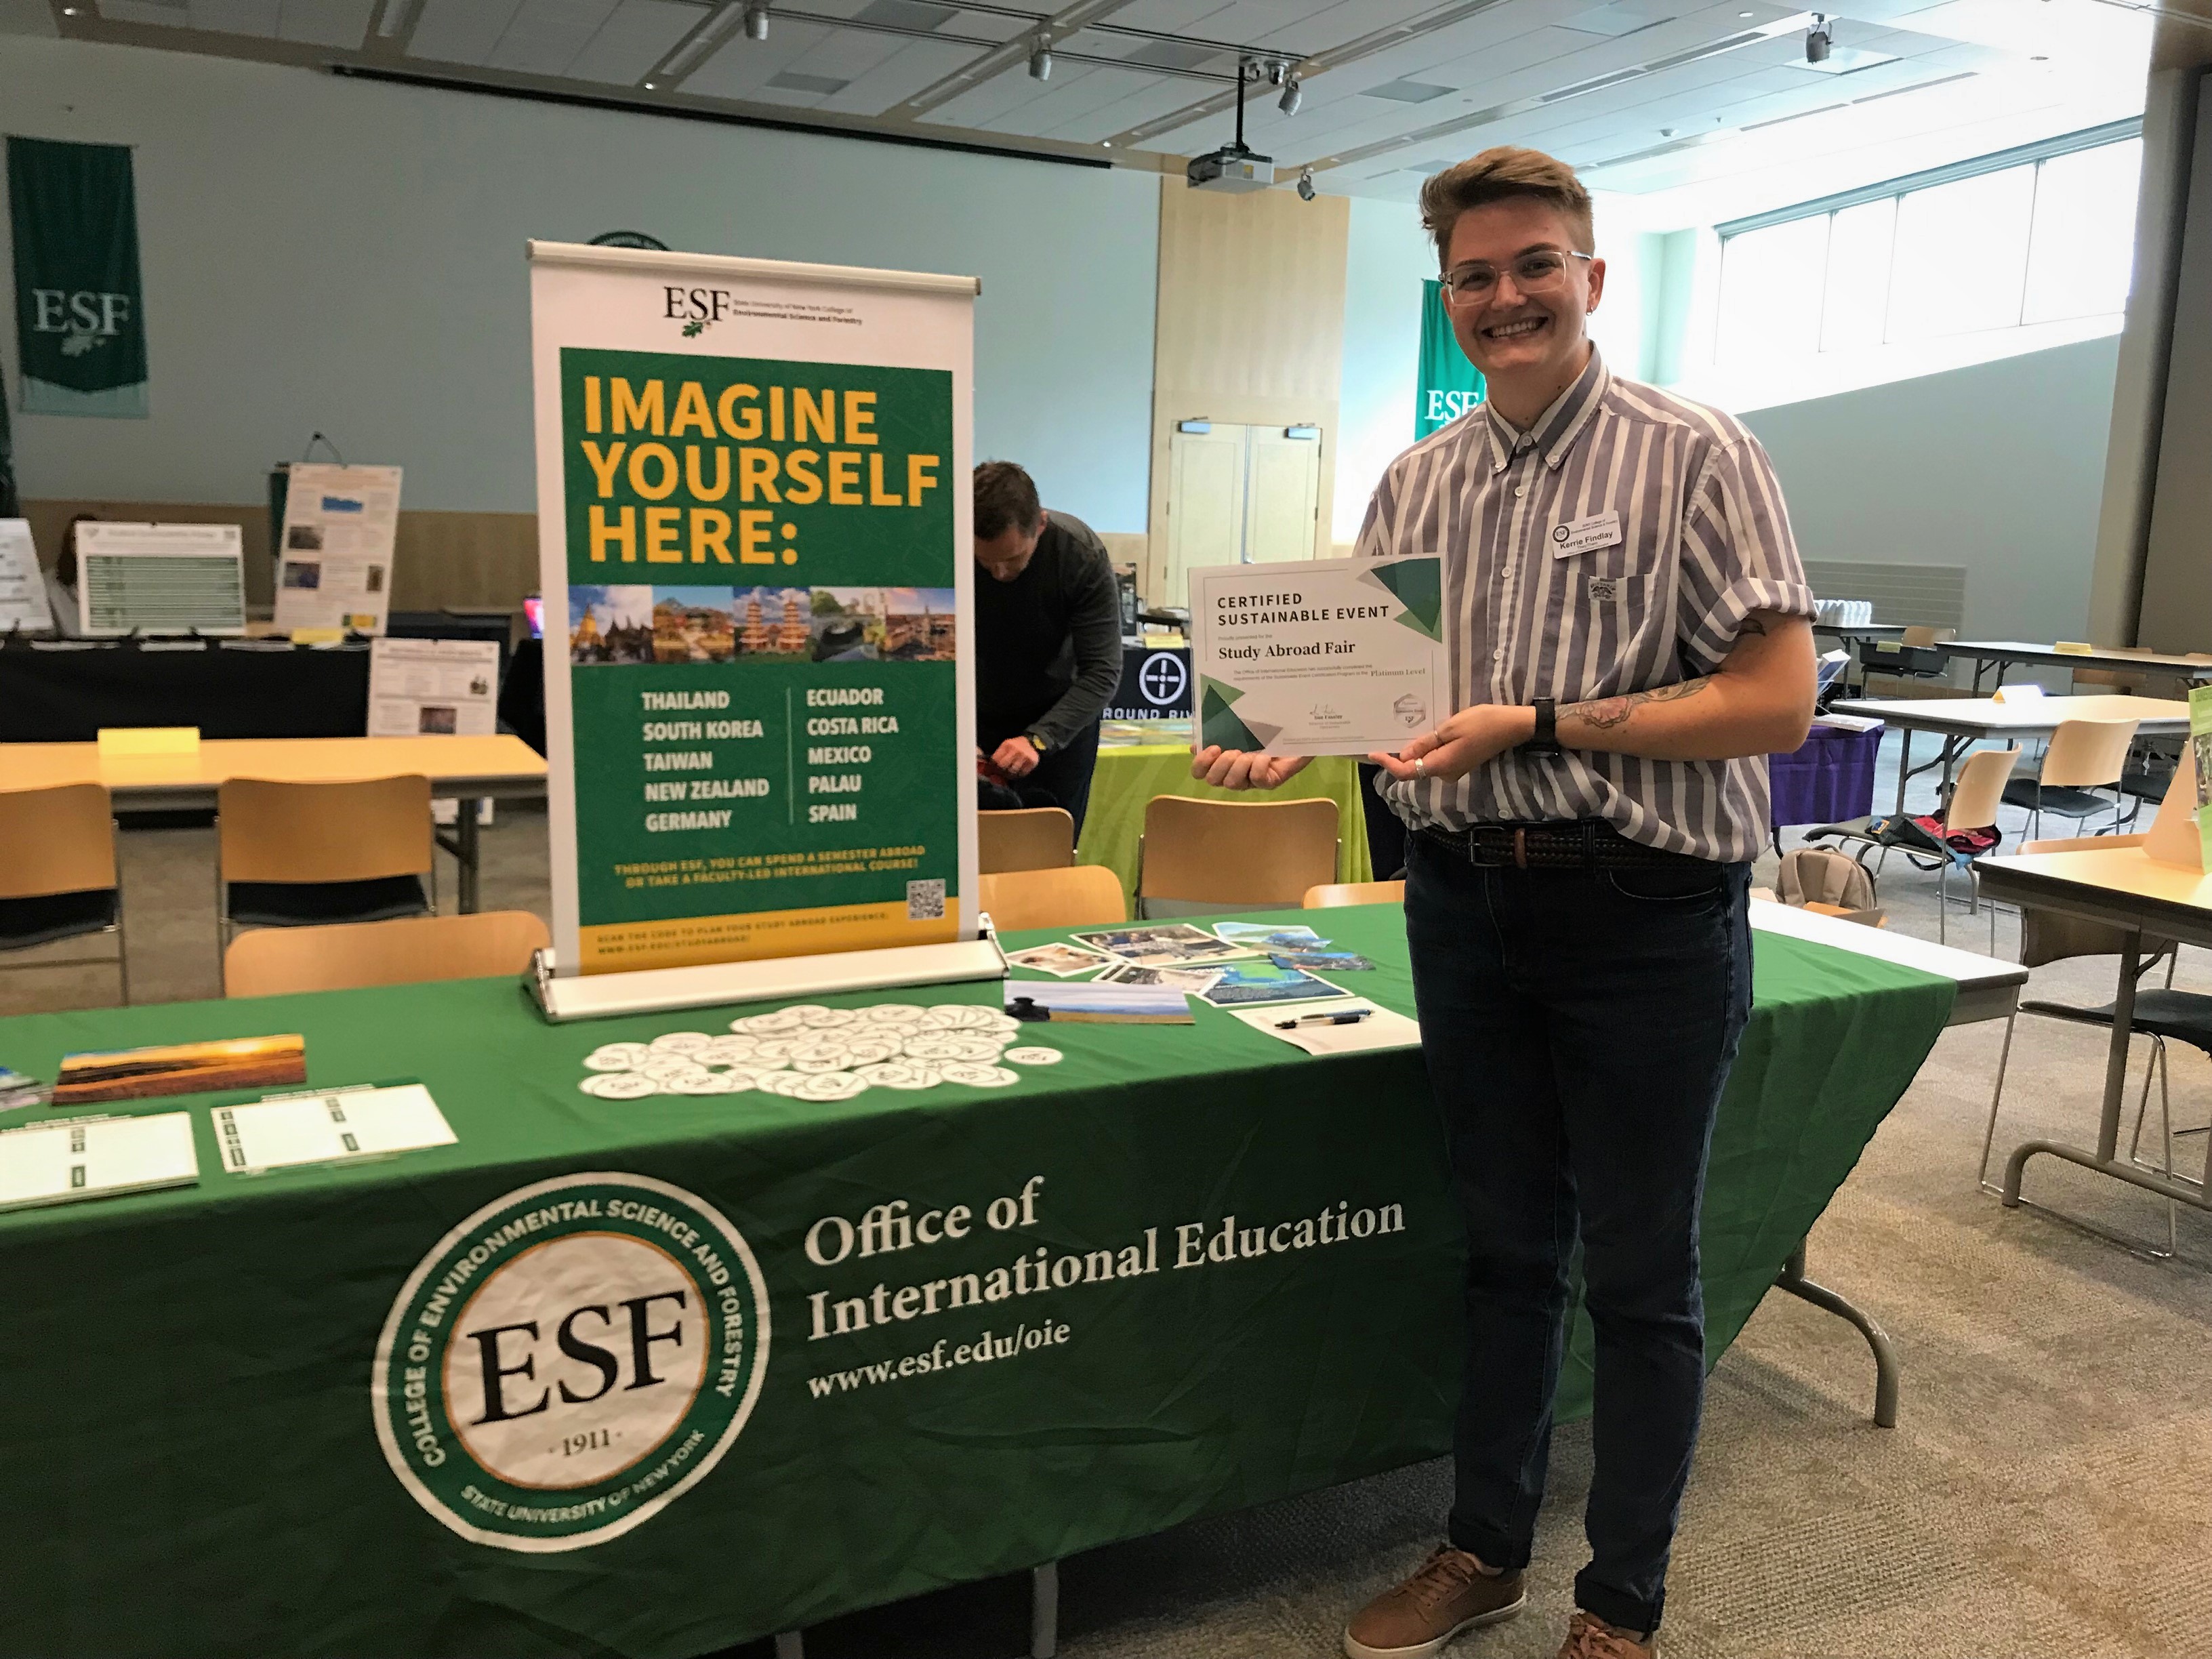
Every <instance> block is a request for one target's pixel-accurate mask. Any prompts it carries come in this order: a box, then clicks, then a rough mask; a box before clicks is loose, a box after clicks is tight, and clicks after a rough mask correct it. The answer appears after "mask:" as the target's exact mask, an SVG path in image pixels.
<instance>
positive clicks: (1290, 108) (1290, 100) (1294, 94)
mask: <svg viewBox="0 0 2212 1659" xmlns="http://www.w3.org/2000/svg"><path fill="white" fill-rule="evenodd" d="M1305 96H1306V89H1305V88H1304V87H1303V86H1301V85H1299V84H1298V77H1297V76H1295V75H1286V76H1284V77H1283V95H1282V96H1281V97H1280V98H1278V99H1277V100H1275V107H1276V108H1277V109H1279V110H1280V111H1282V112H1283V113H1284V114H1285V115H1296V114H1297V112H1298V106H1299V105H1300V104H1302V103H1304V101H1305Z"/></svg>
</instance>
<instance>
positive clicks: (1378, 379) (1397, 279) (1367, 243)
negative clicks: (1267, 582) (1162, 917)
mask: <svg viewBox="0 0 2212 1659" xmlns="http://www.w3.org/2000/svg"><path fill="white" fill-rule="evenodd" d="M1436 274H1437V252H1436V246H1435V244H1433V243H1432V242H1431V241H1430V240H1429V236H1428V233H1427V232H1426V231H1425V230H1423V229H1422V228H1421V216H1420V213H1419V210H1417V209H1416V208H1415V207H1414V206H1413V204H1412V203H1411V202H1378V201H1375V200H1372V199H1371V198H1370V197H1364V196H1355V197H1352V229H1351V233H1350V235H1349V238H1348V240H1347V243H1346V251H1345V261H1344V385H1343V391H1342V392H1341V394H1340V398H1339V400H1338V404H1337V427H1338V438H1337V446H1336V506H1335V511H1334V513H1333V514H1332V515H1331V516H1332V518H1333V519H1334V525H1333V526H1332V528H1333V534H1334V539H1336V540H1337V541H1340V542H1348V541H1350V540H1352V538H1353V537H1355V536H1357V535H1358V533H1359V526H1360V522H1361V520H1364V518H1365V517H1366V516H1367V498H1368V497H1369V496H1370V495H1373V494H1374V493H1375V486H1376V484H1377V483H1381V482H1382V478H1383V468H1385V467H1387V466H1388V465H1390V463H1391V461H1392V460H1393V459H1395V457H1396V456H1397V455H1398V453H1400V452H1401V450H1403V449H1405V448H1406V447H1407V446H1408V445H1409V444H1411V443H1412V442H1413V390H1414V388H1413V380H1414V374H1415V371H1416V370H1417V369H1418V368H1419V363H1420V356H1421V281H1422V279H1423V278H1424V277H1428V276H1435V275H1436Z"/></svg>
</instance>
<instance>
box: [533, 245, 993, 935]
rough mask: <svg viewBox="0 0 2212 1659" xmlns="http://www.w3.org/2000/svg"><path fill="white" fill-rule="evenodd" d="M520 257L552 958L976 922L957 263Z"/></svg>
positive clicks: (966, 294) (969, 567)
mask: <svg viewBox="0 0 2212 1659" xmlns="http://www.w3.org/2000/svg"><path fill="white" fill-rule="evenodd" d="M531 260H532V267H531V275H532V284H531V292H532V334H533V351H534V356H535V371H536V398H537V430H538V525H539V538H540V539H539V549H540V550H539V557H540V564H541V571H542V580H543V584H544V592H545V601H546V611H547V616H548V623H549V625H548V628H547V630H546V631H547V633H548V635H549V636H552V637H553V638H554V639H555V641H556V643H555V644H554V645H553V647H551V648H550V649H549V650H548V651H547V652H546V653H545V677H546V685H545V706H546V737H547V743H548V760H549V762H550V805H551V812H552V851H553V894H554V899H553V903H554V941H555V952H556V961H557V962H558V963H559V965H560V970H561V971H562V972H564V973H569V972H582V973H586V974H590V973H610V972H620V971H626V970H629V969H647V968H667V967H678V966H687V965H691V964H696V963H714V962H733V961H739V960H745V959H751V958H758V957H784V956H801V955H811V954H814V953H817V952H825V951H854V950H866V949H872V948H875V947H878V946H884V945H925V944H934V943H939V942H944V941H949V940H952V939H964V938H971V937H973V935H974V933H975V786H974V780H973V776H972V764H973V763H972V758H971V757H970V753H969V751H970V750H971V749H972V747H973V744H972V743H971V742H969V740H968V738H967V734H968V733H969V732H971V731H972V729H973V726H974V714H973V709H974V695H975V694H974V644H973V635H972V626H971V609H970V582H971V580H972V576H971V573H972V571H973V568H974V561H973V559H972V558H970V557H969V556H967V553H966V550H967V548H968V544H969V519H970V503H969V490H968V476H969V466H970V457H969V446H970V440H969V399H970V365H971V360H972V349H973V305H974V298H975V282H974V280H973V279H972V278H959V277H947V276H921V275H912V274H907V273H902V272H891V271H873V270H848V269H844V268H841V267H832V266H816V265H793V264H779V263H775V262H771V261H767V260H755V259H730V258H710V257H706V256H698V255H690V254H677V253H665V252H652V251H647V250H635V249H621V248H605V247H588V248H587V247H578V246H569V245H565V244H550V243H543V242H538V243H532V245H531ZM554 618H564V619H565V627H566V638H567V642H568V648H567V649H566V650H565V651H564V650H562V649H561V648H560V647H559V645H558V643H557V641H558V639H559V637H560V635H558V634H557V633H556V627H555V625H554V623H553V619H554Z"/></svg>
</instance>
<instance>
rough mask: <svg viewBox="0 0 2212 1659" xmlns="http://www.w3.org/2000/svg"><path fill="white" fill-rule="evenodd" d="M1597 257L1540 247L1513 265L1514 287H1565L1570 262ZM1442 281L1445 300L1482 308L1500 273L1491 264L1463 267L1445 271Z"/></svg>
mask: <svg viewBox="0 0 2212 1659" xmlns="http://www.w3.org/2000/svg"><path fill="white" fill-rule="evenodd" d="M1589 258H1595V255H1592V254H1588V253H1571V252H1569V253H1563V252H1559V250H1558V249H1556V248H1537V249H1535V250H1534V251H1533V252H1528V253H1524V254H1522V256H1521V257H1520V258H1517V259H1516V260H1515V261H1514V262H1513V264H1512V265H1511V267H1510V270H1511V271H1512V274H1513V286H1514V287H1516V288H1517V289H1520V290H1521V292H1522V293H1523V294H1547V293H1549V292H1551V291H1552V290H1553V289H1557V288H1559V287H1562V286H1564V285H1565V282H1566V280H1567V261H1568V260H1570V259H1589ZM1443 289H1444V295H1445V297H1446V298H1447V299H1449V300H1450V301H1451V302H1452V303H1453V304H1455V305H1462V306H1474V305H1481V304H1483V303H1484V302H1485V301H1487V300H1488V299H1489V298H1490V297H1491V295H1493V294H1495V293H1497V292H1498V272H1497V270H1496V269H1495V268H1494V267H1492V266H1490V265H1483V264H1472V265H1461V266H1459V267H1458V268H1457V269H1455V270H1448V271H1446V272H1445V273H1444V274H1443Z"/></svg>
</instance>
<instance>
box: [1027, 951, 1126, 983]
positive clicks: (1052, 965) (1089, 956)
mask: <svg viewBox="0 0 2212 1659" xmlns="http://www.w3.org/2000/svg"><path fill="white" fill-rule="evenodd" d="M1006 960H1007V961H1008V962H1010V963H1013V965H1014V966H1015V967H1017V968H1034V969H1036V970H1037V972H1039V973H1041V974H1050V975H1054V977H1055V978H1059V979H1066V978H1069V977H1070V976H1072V975H1076V974H1095V973H1097V971H1098V970H1099V969H1101V968H1103V967H1106V966H1107V965H1108V964H1109V963H1112V962H1113V960H1114V958H1113V957H1109V956H1108V955H1107V954H1106V953H1105V952H1104V951H1091V950H1085V948H1084V947H1083V946H1082V945H1031V946H1030V948H1029V949H1028V950H1026V951H1009V952H1007V955H1006Z"/></svg>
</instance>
